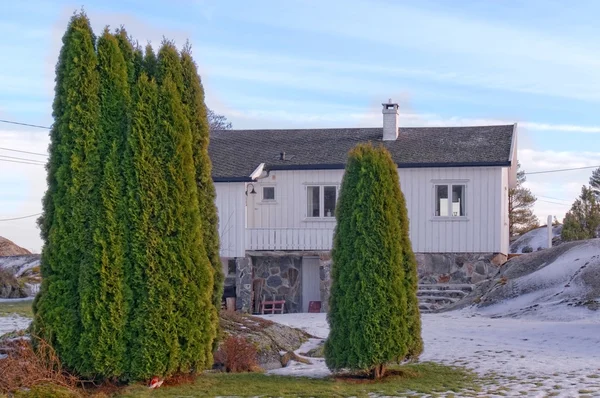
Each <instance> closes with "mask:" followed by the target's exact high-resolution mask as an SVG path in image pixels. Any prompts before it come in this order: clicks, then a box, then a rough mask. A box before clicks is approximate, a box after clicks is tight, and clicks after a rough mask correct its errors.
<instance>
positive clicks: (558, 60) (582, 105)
mask: <svg viewBox="0 0 600 398" xmlns="http://www.w3.org/2000/svg"><path fill="white" fill-rule="evenodd" d="M82 3H83V6H84V9H85V11H86V12H87V13H88V16H89V17H90V19H91V21H92V25H93V27H94V30H95V31H96V32H100V31H101V29H102V28H103V27H104V26H105V25H110V26H111V27H113V28H116V27H118V26H120V25H125V27H126V28H127V30H128V31H129V32H130V33H131V34H132V35H133V36H134V37H135V38H136V39H137V40H138V41H139V42H140V43H141V44H145V43H146V42H147V41H150V42H151V43H152V44H153V45H155V46H157V45H158V44H159V43H160V41H161V38H162V37H163V36H165V37H168V38H171V39H173V40H175V41H176V43H177V44H178V45H183V43H184V42H185V40H186V39H189V40H190V42H191V44H192V46H193V53H194V57H195V59H196V61H197V63H198V66H199V71H200V74H201V76H202V80H203V83H204V85H205V89H206V92H207V98H206V100H207V104H208V105H209V106H210V107H211V108H213V109H214V110H215V111H217V112H218V113H222V114H224V115H226V116H227V117H228V118H229V119H230V121H232V122H233V125H234V127H235V128H263V127H268V128H285V127H289V128H293V127H306V128H311V127H332V126H336V127H357V126H371V127H376V126H380V125H381V114H380V106H381V105H380V104H381V102H383V101H386V100H387V99H388V98H392V99H394V100H395V101H397V102H399V103H400V107H401V116H400V118H401V120H400V123H401V125H404V126H423V125H432V126H437V125H476V124H497V123H506V122H508V123H514V122H517V123H518V124H519V159H520V161H521V163H522V165H523V167H524V169H525V170H526V171H530V172H531V171H539V170H548V169H557V168H569V167H584V166H594V165H600V145H598V144H599V143H600V113H599V112H598V109H600V27H599V26H598V24H597V15H598V14H599V13H600V3H598V2H596V1H578V2H571V3H567V2H564V1H549V0H544V1H536V0H531V1H527V2H521V1H518V2H517V1H495V2H480V1H475V0H472V1H468V0H465V1H458V0H457V1H452V2H449V1H443V0H439V1H418V2H417V1H411V2H405V1H391V0H387V1H379V0H369V1H362V0H345V1H334V0H331V1H316V0H315V1H299V0H286V1H260V0H253V1H237V0H229V1H216V0H215V1H208V0H204V1H200V0H198V1H191V0H190V1H186V0H171V1H164V2H163V1H138V0H126V1H109V0H103V1H83V2H82V1H78V2H67V1H65V2H61V1H53V2H48V1H40V0H37V1H36V0H29V1H27V2H18V1H13V2H5V4H3V5H2V6H1V8H2V10H1V11H2V12H0V53H1V54H3V57H2V63H0V87H1V90H0V119H8V120H15V121H19V122H25V123H32V124H41V125H50V124H51V123H52V117H51V102H52V97H53V85H54V83H53V79H54V65H55V63H56V59H57V56H58V51H59V49H60V44H61V41H60V40H61V37H62V34H63V32H64V30H65V28H66V24H67V21H68V19H69V17H70V16H71V14H72V13H73V11H74V10H77V9H79V8H81V5H82ZM47 145H48V134H47V131H44V130H41V129H34V128H25V127H17V126H11V125H7V124H1V123H0V147H6V148H13V149H19V150H25V151H31V152H45V151H46V148H47ZM0 155H4V156H28V157H30V158H36V159H40V160H43V159H44V158H43V157H40V156H35V155H25V154H21V155H19V154H17V153H15V152H12V153H9V152H8V151H3V150H0ZM590 174H591V170H583V171H572V172H565V173H555V174H539V175H531V176H530V177H529V179H528V183H527V184H528V186H529V187H530V188H531V189H532V190H533V192H534V193H535V194H536V195H538V198H539V201H538V203H537V204H536V214H538V215H539V216H540V217H544V219H545V216H547V215H549V214H550V215H556V216H558V218H559V219H562V217H563V216H564V213H565V212H566V211H567V210H568V209H569V207H570V204H571V203H572V201H573V200H574V198H575V197H576V196H577V194H578V193H579V191H580V188H581V185H583V184H585V183H587V180H588V177H589V175H590ZM45 188H46V183H45V172H44V168H43V167H40V166H35V165H26V164H16V163H9V162H0V219H4V218H12V217H18V216H23V215H29V214H34V213H38V212H40V211H41V202H40V201H41V197H42V195H43V192H44V190H45ZM0 235H1V236H5V237H8V238H9V239H12V240H14V241H15V242H17V243H18V244H21V245H23V246H25V247H27V248H30V249H33V250H35V251H38V250H39V249H40V247H41V241H40V239H39V231H38V230H37V229H36V226H35V218H29V219H24V220H18V221H9V222H0Z"/></svg>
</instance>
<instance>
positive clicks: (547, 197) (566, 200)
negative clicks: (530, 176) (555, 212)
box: [535, 195, 571, 202]
mask: <svg viewBox="0 0 600 398" xmlns="http://www.w3.org/2000/svg"><path fill="white" fill-rule="evenodd" d="M535 196H539V197H540V198H546V199H553V200H560V201H563V202H571V201H570V200H568V199H561V198H553V197H552V196H543V195H535Z"/></svg>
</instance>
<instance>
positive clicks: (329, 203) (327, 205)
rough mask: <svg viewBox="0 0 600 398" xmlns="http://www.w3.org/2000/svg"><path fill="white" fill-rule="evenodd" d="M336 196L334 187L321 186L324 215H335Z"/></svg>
mask: <svg viewBox="0 0 600 398" xmlns="http://www.w3.org/2000/svg"><path fill="white" fill-rule="evenodd" d="M336 196H337V189H336V187H323V200H324V204H323V212H324V217H334V216H335V201H336Z"/></svg>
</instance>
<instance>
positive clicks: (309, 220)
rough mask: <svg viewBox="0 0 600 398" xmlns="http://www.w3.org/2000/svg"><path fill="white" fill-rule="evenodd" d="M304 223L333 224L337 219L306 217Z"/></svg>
mask: <svg viewBox="0 0 600 398" xmlns="http://www.w3.org/2000/svg"><path fill="white" fill-rule="evenodd" d="M302 221H303V222H332V221H335V217H304V220H302Z"/></svg>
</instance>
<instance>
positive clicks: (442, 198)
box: [435, 185, 448, 217]
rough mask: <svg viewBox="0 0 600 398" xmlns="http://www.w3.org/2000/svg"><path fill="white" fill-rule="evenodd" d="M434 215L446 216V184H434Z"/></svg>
mask: <svg viewBox="0 0 600 398" xmlns="http://www.w3.org/2000/svg"><path fill="white" fill-rule="evenodd" d="M435 215H436V216H440V217H447V216H448V185H436V186H435Z"/></svg>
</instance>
